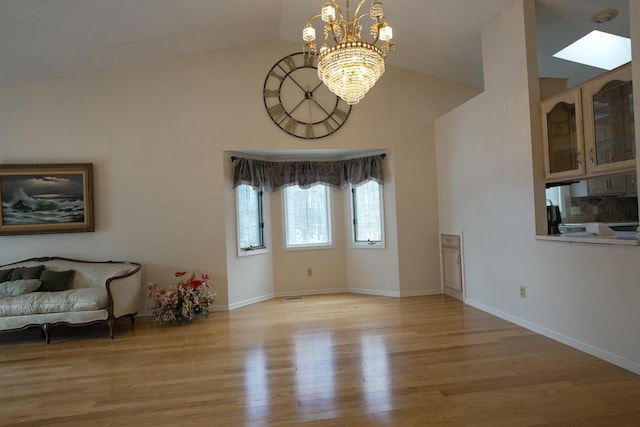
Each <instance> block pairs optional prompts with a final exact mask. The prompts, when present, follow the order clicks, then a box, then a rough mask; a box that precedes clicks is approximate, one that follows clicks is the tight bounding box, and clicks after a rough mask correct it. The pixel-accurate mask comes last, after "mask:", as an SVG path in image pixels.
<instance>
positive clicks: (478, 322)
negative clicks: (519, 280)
mask: <svg viewBox="0 0 640 427" xmlns="http://www.w3.org/2000/svg"><path fill="white" fill-rule="evenodd" d="M106 334H107V329H106V327H105V326H102V325H96V326H91V327H85V328H60V329H57V330H55V331H54V336H53V339H52V343H51V344H50V345H46V344H44V343H43V342H42V341H41V340H40V334H39V332H38V331H37V330H29V331H22V332H19V333H11V334H1V335H0V425H2V426H32V425H35V426H165V425H166V426H188V425H197V426H264V425H272V426H294V425H301V424H302V425H308V426H427V425H454V426H542V425H553V426H591V425H593V426H638V425H640V376H637V375H635V374H632V373H630V372H628V371H625V370H623V369H621V368H618V367H615V366H613V365H610V364H608V363H606V362H603V361H601V360H598V359H596V358H593V357H591V356H589V355H587V354H584V353H581V352H579V351H577V350H573V349H571V348H569V347H566V346H564V345H562V344H559V343H557V342H554V341H552V340H549V339H547V338H544V337H542V336H540V335H536V334H534V333H532V332H530V331H527V330H525V329H522V328H520V327H518V326H515V325H513V324H510V323H508V322H505V321H503V320H500V319H497V318H495V317H493V316H490V315H488V314H485V313H483V312H481V311H478V310H476V309H473V308H471V307H467V306H464V305H463V304H461V303H460V302H459V301H457V300H454V299H452V298H449V297H446V296H441V295H437V296H429V297H415V298H402V299H397V298H384V297H375V296H364V295H352V294H340V295H323V296H305V297H304V299H302V300H290V301H285V300H284V299H282V298H280V299H274V300H271V301H266V302H262V303H259V304H255V305H252V306H249V307H244V308H241V309H238V310H235V311H232V312H215V313H213V314H212V315H211V317H209V319H201V320H197V321H196V322H194V323H193V324H191V325H186V326H170V327H158V326H154V325H153V321H152V319H149V318H142V319H138V321H137V324H136V328H135V329H134V330H133V331H131V330H129V329H128V325H127V322H123V323H122V324H119V325H118V326H117V329H116V331H115V334H116V335H115V339H114V340H110V339H108V338H107V337H106Z"/></svg>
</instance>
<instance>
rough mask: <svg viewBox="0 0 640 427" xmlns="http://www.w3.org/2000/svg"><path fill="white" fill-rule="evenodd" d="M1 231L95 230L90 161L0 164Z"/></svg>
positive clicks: (8, 233) (44, 232) (77, 231)
mask: <svg viewBox="0 0 640 427" xmlns="http://www.w3.org/2000/svg"><path fill="white" fill-rule="evenodd" d="M0 200H1V201H2V211H1V212H0V235H3V236H7V235H16V234H46V233H80V232H90V231H94V218H93V164H92V163H66V164H24V165H22V164H16V165H0Z"/></svg>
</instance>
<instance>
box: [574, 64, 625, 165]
mask: <svg viewBox="0 0 640 427" xmlns="http://www.w3.org/2000/svg"><path fill="white" fill-rule="evenodd" d="M631 80H632V77H631V64H630V63H629V64H627V65H625V66H623V67H621V68H617V69H615V70H613V71H611V72H609V73H606V74H604V75H602V76H600V77H597V78H595V79H593V80H590V81H588V82H587V83H585V84H584V85H583V87H582V102H583V112H584V125H585V128H584V138H585V148H586V153H585V155H586V162H587V163H586V167H587V172H589V173H610V172H611V171H623V170H632V169H634V168H635V166H636V160H635V159H636V144H635V130H634V118H633V83H632V81H631Z"/></svg>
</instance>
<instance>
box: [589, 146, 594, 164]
mask: <svg viewBox="0 0 640 427" xmlns="http://www.w3.org/2000/svg"><path fill="white" fill-rule="evenodd" d="M589 161H590V162H591V164H593V148H590V149H589Z"/></svg>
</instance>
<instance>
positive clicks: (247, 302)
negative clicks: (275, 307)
mask: <svg viewBox="0 0 640 427" xmlns="http://www.w3.org/2000/svg"><path fill="white" fill-rule="evenodd" d="M274 296H275V295H274V294H267V295H262V296H259V297H255V298H249V299H246V300H242V301H238V302H234V303H233V304H230V305H229V307H228V310H235V309H236V308H240V307H245V306H247V305H251V304H256V303H258V302H262V301H267V300H270V299H273V297H274ZM215 308H217V307H215V306H214V309H215ZM215 311H217V310H215Z"/></svg>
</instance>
